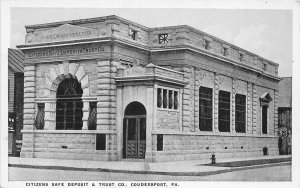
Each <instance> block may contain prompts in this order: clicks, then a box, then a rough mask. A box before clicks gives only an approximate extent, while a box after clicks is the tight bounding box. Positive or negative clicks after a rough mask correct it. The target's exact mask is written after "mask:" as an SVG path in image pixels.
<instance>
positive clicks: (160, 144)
mask: <svg viewBox="0 0 300 188" xmlns="http://www.w3.org/2000/svg"><path fill="white" fill-rule="evenodd" d="M163 136H164V135H163V134H158V135H157V137H156V146H157V151H162V150H163V145H164V137H163Z"/></svg>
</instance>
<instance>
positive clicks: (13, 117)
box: [8, 49, 24, 156]
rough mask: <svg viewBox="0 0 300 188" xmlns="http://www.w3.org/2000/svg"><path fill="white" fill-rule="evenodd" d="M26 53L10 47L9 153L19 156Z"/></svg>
mask: <svg viewBox="0 0 300 188" xmlns="http://www.w3.org/2000/svg"><path fill="white" fill-rule="evenodd" d="M23 62H24V54H23V53H22V52H21V51H19V50H15V49H8V154H12V155H14V156H18V155H19V152H20V149H21V147H20V145H21V143H22V134H21V130H22V128H23V91H24V73H23V71H24V68H23Z"/></svg>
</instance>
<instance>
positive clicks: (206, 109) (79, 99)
mask: <svg viewBox="0 0 300 188" xmlns="http://www.w3.org/2000/svg"><path fill="white" fill-rule="evenodd" d="M26 32H27V35H26V42H25V45H20V46H18V48H19V49H20V50H22V51H23V52H24V54H25V63H24V66H25V67H24V70H25V73H24V125H23V130H22V133H23V145H22V151H21V157H33V158H34V157H40V158H59V159H83V160H100V161H101V160H105V161H108V160H124V159H139V160H140V159H145V160H146V161H149V162H160V161H173V160H192V159H209V158H210V157H211V155H212V153H215V154H216V157H217V158H225V157H239V158H240V157H250V156H262V155H276V154H278V153H279V151H278V136H277V132H278V129H277V128H278V125H277V122H278V113H277V108H278V82H279V81H280V78H279V77H278V64H276V63H274V62H271V61H269V60H267V59H264V58H262V57H260V56H258V55H256V54H253V53H251V52H249V51H247V50H244V49H242V48H239V47H237V46H235V45H233V44H230V43H228V42H225V41H223V40H221V39H218V38H216V37H214V36H211V35H209V34H207V33H204V32H202V31H199V30H197V29H195V28H192V27H190V26H187V25H180V26H170V27H159V28H148V27H145V26H142V25H139V24H137V23H134V22H131V21H128V20H125V19H123V18H120V17H117V16H107V17H98V18H91V19H82V20H71V21H64V22H55V23H47V24H39V25H30V26H26ZM249 42H255V41H249Z"/></svg>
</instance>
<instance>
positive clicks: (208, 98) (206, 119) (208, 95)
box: [199, 87, 213, 131]
mask: <svg viewBox="0 0 300 188" xmlns="http://www.w3.org/2000/svg"><path fill="white" fill-rule="evenodd" d="M212 93H213V91H212V88H207V87H200V89H199V129H200V131H212V120H213V119H212V111H213V107H212V98H213V94H212Z"/></svg>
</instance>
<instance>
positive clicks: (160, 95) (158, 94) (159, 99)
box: [157, 88, 162, 108]
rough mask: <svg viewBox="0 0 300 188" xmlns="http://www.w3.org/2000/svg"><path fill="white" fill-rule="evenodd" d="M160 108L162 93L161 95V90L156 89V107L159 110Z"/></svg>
mask: <svg viewBox="0 0 300 188" xmlns="http://www.w3.org/2000/svg"><path fill="white" fill-rule="evenodd" d="M161 106H162V93H161V88H158V89H157V107H158V108H161Z"/></svg>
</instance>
